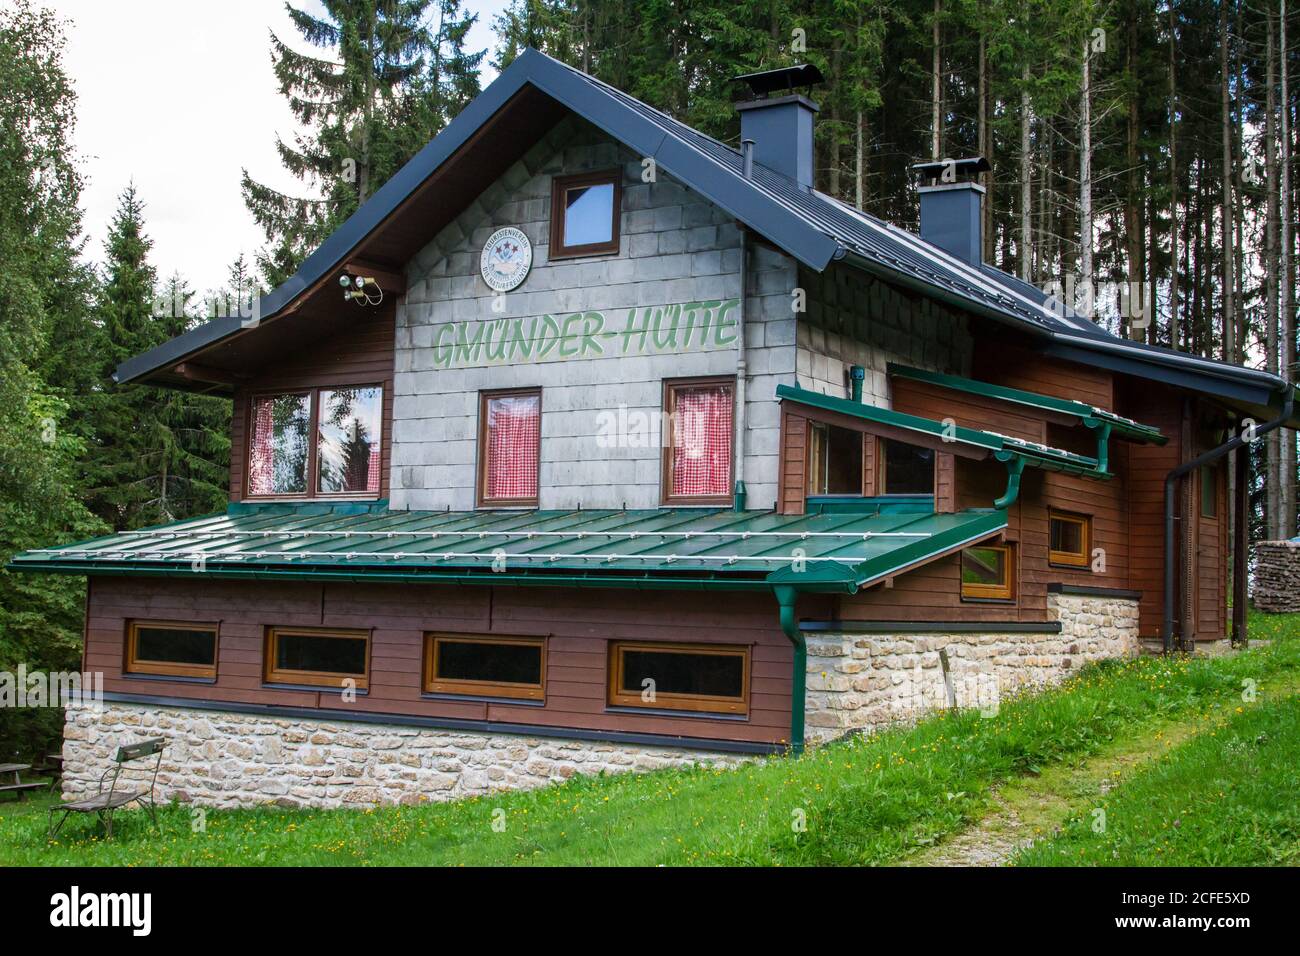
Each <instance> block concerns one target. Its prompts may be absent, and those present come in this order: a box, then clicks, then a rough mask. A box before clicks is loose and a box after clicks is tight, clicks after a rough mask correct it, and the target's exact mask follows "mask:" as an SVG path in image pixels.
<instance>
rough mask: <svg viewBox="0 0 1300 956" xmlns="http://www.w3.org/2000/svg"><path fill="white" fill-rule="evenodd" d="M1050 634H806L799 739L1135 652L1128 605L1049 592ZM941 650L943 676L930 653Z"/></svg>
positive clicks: (861, 727) (882, 721) (916, 712)
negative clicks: (1056, 624)
mask: <svg viewBox="0 0 1300 956" xmlns="http://www.w3.org/2000/svg"><path fill="white" fill-rule="evenodd" d="M1048 610H1049V613H1050V614H1051V615H1052V617H1053V618H1054V619H1056V620H1058V621H1060V622H1061V631H1060V633H1058V634H1026V633H973V634H971V633H967V634H963V633H957V634H945V633H941V632H935V633H924V634H918V633H903V634H861V633H858V634H853V633H843V634H819V635H817V636H815V637H814V636H812V635H808V696H807V702H808V707H807V716H806V722H807V730H806V738H807V740H808V741H810V742H812V741H826V740H832V739H834V738H836V737H840V736H843V735H844V734H846V733H850V732H868V731H873V730H876V729H879V728H881V727H884V726H887V725H889V724H892V723H897V722H899V721H906V720H913V719H915V718H917V717H919V716H921V715H922V714H924V713H925V712H927V711H931V710H939V709H942V708H944V707H947V706H949V689H948V687H949V685H950V684H951V687H952V692H951V693H952V696H953V697H954V698H955V700H956V703H957V706H958V707H978V708H980V709H982V710H989V711H993V710H995V709H996V707H997V705H998V701H999V700H1000V699H1001V698H1002V697H1004V696H1005V695H1006V694H1008V693H1009V692H1011V691H1014V690H1017V689H1021V688H1029V687H1040V686H1045V685H1047V684H1052V683H1055V682H1057V681H1060V680H1063V679H1064V678H1066V677H1068V676H1069V675H1070V674H1072V673H1073V672H1075V671H1076V670H1077V669H1078V668H1079V667H1081V666H1083V664H1085V663H1087V662H1088V661H1095V660H1101V659H1102V658H1107V657H1131V656H1136V655H1137V653H1138V604H1137V601H1135V600H1131V599H1122V598H1109V597H1107V598H1102V597H1093V596H1086V597H1084V596H1076V595H1064V594H1051V595H1049V596H1048ZM941 651H942V652H944V654H945V655H946V656H947V659H948V680H947V681H945V679H944V667H943V662H942V659H941V655H940V652H941Z"/></svg>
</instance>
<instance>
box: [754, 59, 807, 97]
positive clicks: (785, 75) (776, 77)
mask: <svg viewBox="0 0 1300 956" xmlns="http://www.w3.org/2000/svg"><path fill="white" fill-rule="evenodd" d="M734 79H735V80H736V81H737V82H740V83H745V84H746V85H748V86H749V89H750V91H751V92H752V93H753V94H754V95H755V96H767V95H769V94H771V93H775V92H777V91H778V90H780V91H784V92H794V88H795V87H796V86H809V87H811V86H816V85H817V84H818V83H821V82H823V81H824V80H825V79H826V78H825V77H824V76H822V71H821V70H819V69H817V67H816V66H814V65H813V64H811V63H800V64H797V65H796V66H783V67H781V68H780V69H777V70H763V71H762V72H759V73H746V74H744V75H743V76H737V77H734Z"/></svg>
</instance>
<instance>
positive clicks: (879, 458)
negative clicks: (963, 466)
mask: <svg viewBox="0 0 1300 956" xmlns="http://www.w3.org/2000/svg"><path fill="white" fill-rule="evenodd" d="M891 443H897V444H900V445H912V447H913V448H920V449H922V450H923V451H928V452H930V454H931V455H933V458H932V460H931V462H930V490H929V491H928V492H925V491H893V492H891V491H890V490H889V482H888V476H889V446H890V444H891ZM864 454H865V452H864ZM940 454H941V452H938V451H935V450H934V449H933V448H930V447H929V446H927V445H914V444H912V443H911V442H907V441H903V440H902V439H901V438H885V437H878V438H877V439H876V489H877V490H876V495H877V496H878V497H881V498H925V497H931V498H933V497H935V496H936V495H937V494H938V489H939V455H940Z"/></svg>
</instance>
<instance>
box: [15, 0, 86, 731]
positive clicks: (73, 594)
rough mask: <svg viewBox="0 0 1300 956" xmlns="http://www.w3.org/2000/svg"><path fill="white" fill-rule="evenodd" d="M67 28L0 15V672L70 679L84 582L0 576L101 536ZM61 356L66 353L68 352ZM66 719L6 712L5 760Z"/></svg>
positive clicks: (44, 16) (27, 11) (21, 12)
mask: <svg viewBox="0 0 1300 956" xmlns="http://www.w3.org/2000/svg"><path fill="white" fill-rule="evenodd" d="M64 43H65V38H64V32H63V26H62V24H61V23H60V21H59V20H57V19H56V18H55V17H54V16H53V15H52V14H51V13H49V12H48V11H44V10H38V9H35V8H33V7H32V6H31V5H30V4H29V3H27V2H26V0H18V2H17V3H14V4H11V5H9V6H8V7H7V8H6V9H4V10H0V130H2V131H3V133H2V134H0V262H3V263H4V277H3V281H2V282H0V670H5V671H14V670H16V669H17V667H18V665H19V664H25V665H26V666H27V667H28V668H29V669H37V670H71V669H75V668H76V666H77V660H78V656H79V650H80V646H81V616H82V607H83V599H84V594H85V585H84V582H82V581H80V580H78V579H76V578H69V577H63V576H61V575H31V574H14V573H12V572H9V571H5V570H3V567H4V565H5V563H6V562H7V561H8V560H9V558H10V556H11V555H13V554H14V553H15V552H18V551H23V550H26V549H28V548H36V547H48V546H50V545H56V544H60V543H63V542H66V541H69V540H75V539H77V538H83V537H90V536H92V535H93V534H95V533H97V532H98V531H100V530H101V526H100V525H98V524H97V523H96V522H95V521H94V519H93V518H92V516H91V515H90V514H89V512H87V511H86V509H85V508H84V507H83V506H82V505H81V503H80V501H79V500H78V497H77V493H76V492H77V489H76V485H75V480H74V476H73V462H74V460H75V458H76V457H77V456H78V455H79V454H80V453H81V450H82V445H83V438H82V437H81V436H82V432H81V430H80V429H74V428H70V427H69V421H70V420H71V416H72V413H73V412H74V411H75V410H76V409H75V407H74V406H76V405H77V404H78V403H80V402H81V401H82V398H83V396H81V395H80V394H78V391H77V388H73V387H64V385H63V384H59V383H55V382H53V381H52V379H51V377H50V376H54V375H61V374H69V375H79V374H80V371H79V369H80V364H79V363H81V362H84V361H85V358H86V355H87V352H86V343H87V342H93V339H94V327H93V325H92V324H91V323H90V318H89V310H88V309H87V308H86V294H87V291H88V289H89V288H90V285H91V283H93V280H94V277H93V274H91V273H89V272H87V271H86V269H85V267H84V266H82V265H81V264H80V263H79V262H78V253H79V252H80V247H81V238H80V230H81V213H80V211H79V208H78V202H79V199H80V190H81V180H80V177H79V175H78V172H77V166H76V162H75V160H74V157H73V153H72V148H71V145H70V144H71V140H72V131H73V124H74V116H75V106H76V98H75V94H74V92H73V89H72V85H71V83H70V82H69V80H68V77H67V75H66V74H65V73H64V70H63V65H62V52H63V47H64ZM65 350H66V351H65ZM62 716H63V715H62V712H61V711H58V710H56V709H30V708H26V709H19V710H16V709H13V708H0V754H2V755H4V756H6V757H7V756H9V755H10V754H12V753H13V752H14V750H15V749H17V750H20V751H21V752H22V753H23V754H24V755H25V756H31V755H34V754H36V753H37V752H39V751H40V750H42V749H45V748H47V747H48V746H50V743H51V741H53V740H57V737H58V732H59V729H60V726H61V720H62Z"/></svg>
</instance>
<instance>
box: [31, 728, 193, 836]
mask: <svg viewBox="0 0 1300 956" xmlns="http://www.w3.org/2000/svg"><path fill="white" fill-rule="evenodd" d="M166 743H167V741H165V740H163V739H162V738H161V737H156V738H154V739H152V740H142V741H140V742H139V743H136V744H124V745H123V746H121V747H118V748H117V752H116V753H114V754H113V765H112V766H111V767H109V768H108V769H107V770H105V771H104V773H103V775H102V776H101V777H100V778H99V792H98V793H96V794H95V795H94V796H93V797H85V798H83V799H81V800H72V801H69V802H68V803H63V804H60V805H59V806H57V807H50V825H49V835H50V837H51V838H53V837H54V836H55V835H56V834H58V832H59V830H61V829H62V828H63V824H65V823H66V822H67V821H68V817H69V816H71V815H72V814H74V813H93V814H95V815H97V816H98V817H99V819H100V822H102V823H103V824H104V825H105V827H106V828H107V830H108V838H109V839H110V840H111V839H112V838H113V813H114V811H116V810H120V809H121V808H122V807H124V806H126V805H127V804H129V803H135V804H137V805H139V806H141V807H143V808H144V809H146V810H148V811H149V817H150V819H152V820H153V825H154V826H155V827H157V826H158V813H157V808H156V806H155V804H154V798H153V791H154V784H155V783H156V782H157V780H158V768H159V767H161V766H162V752H163V747H164V746H166ZM151 758H152V768H151V767H150V766H149V763H148V761H150V759H151ZM136 762H139V764H138V765H137V766H128V765H129V764H132V763H136ZM132 772H137V773H143V774H148V776H149V787H148V789H137V788H136V787H134V786H127V787H126V788H125V789H118V784H119V783H121V782H122V775H123V773H132ZM127 783H128V784H129V781H127ZM105 784H107V789H105ZM56 813H62V814H63V816H62V817H60V818H59V822H58V824H57V825H56V824H55V822H54V815H55V814H56Z"/></svg>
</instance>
